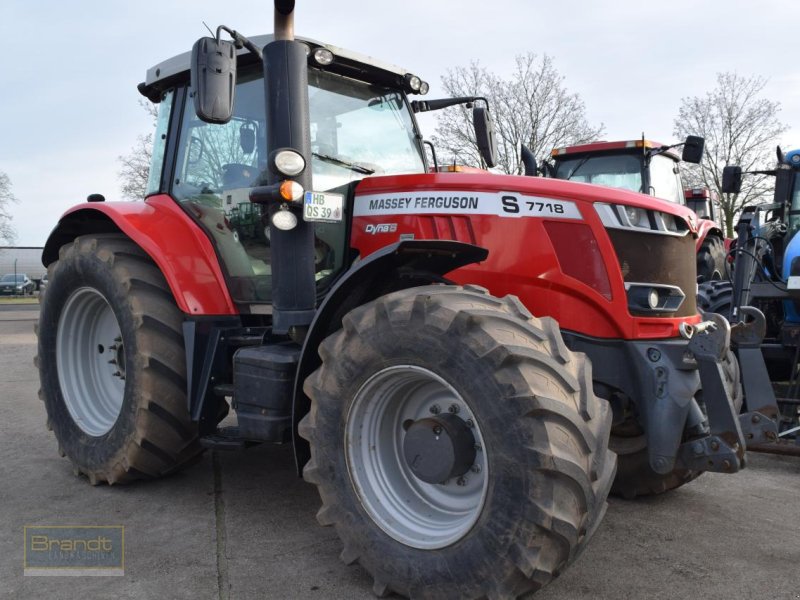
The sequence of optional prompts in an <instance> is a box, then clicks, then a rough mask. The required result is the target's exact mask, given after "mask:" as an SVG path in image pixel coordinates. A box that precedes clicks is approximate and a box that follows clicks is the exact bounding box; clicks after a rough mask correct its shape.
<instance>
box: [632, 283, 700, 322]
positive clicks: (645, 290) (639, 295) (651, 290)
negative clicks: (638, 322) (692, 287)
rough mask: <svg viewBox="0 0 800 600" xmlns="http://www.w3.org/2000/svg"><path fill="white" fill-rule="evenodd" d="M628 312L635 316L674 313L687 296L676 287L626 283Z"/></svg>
mask: <svg viewBox="0 0 800 600" xmlns="http://www.w3.org/2000/svg"><path fill="white" fill-rule="evenodd" d="M625 293H626V294H627V296H628V310H630V312H631V314H633V315H640V316H646V315H648V314H651V313H674V312H676V311H677V310H678V309H679V308H680V307H681V305H682V304H683V301H684V299H685V298H686V295H685V294H684V293H683V290H681V288H679V287H678V286H675V285H665V284H662V283H630V282H626V283H625Z"/></svg>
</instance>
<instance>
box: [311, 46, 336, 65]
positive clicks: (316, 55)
mask: <svg viewBox="0 0 800 600" xmlns="http://www.w3.org/2000/svg"><path fill="white" fill-rule="evenodd" d="M311 58H313V59H314V62H315V63H317V64H318V65H319V66H321V67H326V66H328V65H329V64H331V63H332V62H333V52H331V51H330V50H328V49H327V48H317V49H316V50H314V52H312V53H311Z"/></svg>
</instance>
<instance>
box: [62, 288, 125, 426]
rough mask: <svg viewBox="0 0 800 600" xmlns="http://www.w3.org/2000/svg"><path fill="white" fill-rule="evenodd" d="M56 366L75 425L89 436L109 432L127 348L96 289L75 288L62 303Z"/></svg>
mask: <svg viewBox="0 0 800 600" xmlns="http://www.w3.org/2000/svg"><path fill="white" fill-rule="evenodd" d="M56 368H57V370H58V382H59V385H60V386H61V394H62V395H63V397H64V403H65V404H66V406H67V410H68V411H69V414H70V416H71V417H72V420H73V421H74V422H75V424H76V425H77V426H78V427H80V428H81V430H83V431H84V432H85V433H87V434H88V435H90V436H93V437H99V436H102V435H104V434H106V433H108V432H109V431H110V430H111V428H112V427H113V426H114V423H116V422H117V418H118V417H119V414H120V411H121V410H122V401H123V399H124V397H125V350H124V347H123V345H122V335H121V332H120V327H119V323H118V322H117V318H116V317H115V316H114V311H112V310H111V306H110V305H109V304H108V301H107V300H106V299H105V297H104V296H103V295H102V294H101V293H100V292H99V291H97V290H96V289H94V288H90V287H82V288H78V289H77V290H75V291H74V292H72V294H70V296H69V298H67V301H66V302H65V303H64V308H63V310H62V311H61V315H60V317H59V320H58V334H57V335H56Z"/></svg>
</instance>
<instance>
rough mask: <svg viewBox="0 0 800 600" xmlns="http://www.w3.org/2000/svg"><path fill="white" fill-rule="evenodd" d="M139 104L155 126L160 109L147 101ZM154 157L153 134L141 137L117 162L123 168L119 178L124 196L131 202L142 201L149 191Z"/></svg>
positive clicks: (141, 101) (118, 174)
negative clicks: (151, 118) (149, 178)
mask: <svg viewBox="0 0 800 600" xmlns="http://www.w3.org/2000/svg"><path fill="white" fill-rule="evenodd" d="M139 104H140V105H141V107H142V108H144V109H145V110H146V111H147V114H149V115H150V116H151V117H153V126H154V127H155V120H156V117H157V116H158V107H157V106H156V105H155V104H153V103H152V102H148V101H147V100H140V101H139ZM152 155H153V134H152V132H151V133H148V134H146V135H139V136H138V137H137V138H136V144H134V146H133V147H132V148H131V151H130V152H129V153H128V154H125V155H123V156H118V157H117V160H118V161H119V162H120V164H121V165H122V168H121V169H120V170H119V172H118V173H117V177H118V178H119V179H120V181H121V183H122V187H121V190H122V195H123V197H125V198H128V199H129V200H141V199H142V198H144V195H145V192H146V190H147V178H148V176H149V174H150V159H151V157H152Z"/></svg>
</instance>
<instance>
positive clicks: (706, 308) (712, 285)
mask: <svg viewBox="0 0 800 600" xmlns="http://www.w3.org/2000/svg"><path fill="white" fill-rule="evenodd" d="M697 308H698V309H700V310H701V311H703V312H708V313H717V314H720V315H722V316H723V317H725V318H726V319H728V320H730V318H731V312H732V310H733V284H732V283H731V282H730V281H705V282H703V283H701V284H700V285H699V286H697Z"/></svg>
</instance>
